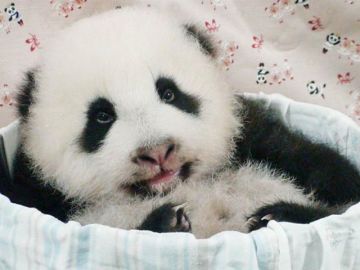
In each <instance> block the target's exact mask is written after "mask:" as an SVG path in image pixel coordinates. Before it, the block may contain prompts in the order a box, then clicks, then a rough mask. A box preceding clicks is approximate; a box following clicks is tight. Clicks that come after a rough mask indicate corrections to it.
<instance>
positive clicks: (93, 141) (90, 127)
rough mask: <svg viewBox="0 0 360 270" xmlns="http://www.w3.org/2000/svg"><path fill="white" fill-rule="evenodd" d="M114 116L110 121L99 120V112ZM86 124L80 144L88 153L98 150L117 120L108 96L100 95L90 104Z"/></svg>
mask: <svg viewBox="0 0 360 270" xmlns="http://www.w3.org/2000/svg"><path fill="white" fill-rule="evenodd" d="M102 113H105V114H106V115H108V116H110V117H112V120H111V121H110V122H108V123H100V122H99V121H97V119H98V116H99V114H102ZM86 116H87V122H86V126H85V128H84V130H83V132H82V134H81V138H80V145H81V148H82V149H83V150H84V151H85V152H87V153H93V152H96V151H97V150H98V149H99V148H100V147H101V146H102V144H103V142H104V139H105V136H106V134H107V133H108V132H109V130H110V128H111V126H112V125H113V123H114V122H115V121H116V118H117V116H116V113H115V108H114V105H113V104H112V103H111V102H110V101H109V100H108V99H106V98H102V97H99V98H97V99H95V100H94V101H93V102H91V104H90V105H89V108H88V111H87V114H86Z"/></svg>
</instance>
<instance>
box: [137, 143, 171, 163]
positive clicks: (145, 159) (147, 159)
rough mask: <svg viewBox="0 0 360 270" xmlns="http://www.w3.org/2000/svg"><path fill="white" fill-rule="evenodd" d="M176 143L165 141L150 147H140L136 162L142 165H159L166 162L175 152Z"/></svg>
mask: <svg viewBox="0 0 360 270" xmlns="http://www.w3.org/2000/svg"><path fill="white" fill-rule="evenodd" d="M174 151H175V144H174V143H165V144H162V145H157V146H155V147H153V148H150V149H144V148H140V149H138V151H137V157H136V158H135V162H136V163H137V164H139V165H141V166H144V165H159V166H161V165H162V164H164V162H165V161H166V160H168V159H169V157H170V156H171V155H172V154H173V153H174Z"/></svg>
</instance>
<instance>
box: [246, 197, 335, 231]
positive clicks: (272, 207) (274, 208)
mask: <svg viewBox="0 0 360 270" xmlns="http://www.w3.org/2000/svg"><path fill="white" fill-rule="evenodd" d="M334 213H336V211H335V210H332V209H330V208H327V207H324V206H321V205H303V204H298V203H293V202H285V201H279V202H276V203H273V204H268V205H265V206H263V207H261V208H259V209H258V210H256V212H255V213H254V214H253V215H251V216H250V217H249V219H248V228H249V231H254V230H257V229H260V228H262V227H266V226H267V224H268V222H269V221H270V220H275V221H286V222H293V223H300V224H307V223H310V222H313V221H315V220H318V219H321V218H324V217H326V216H329V215H331V214H334Z"/></svg>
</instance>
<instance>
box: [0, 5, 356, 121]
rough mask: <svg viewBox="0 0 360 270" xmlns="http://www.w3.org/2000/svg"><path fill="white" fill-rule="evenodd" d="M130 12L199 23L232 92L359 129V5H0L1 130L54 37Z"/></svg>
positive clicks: (10, 116)
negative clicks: (317, 112)
mask: <svg viewBox="0 0 360 270" xmlns="http://www.w3.org/2000/svg"><path fill="white" fill-rule="evenodd" d="M12 3H13V5H12ZM130 4H131V5H132V4H135V5H145V6H147V7H148V8H149V9H150V8H161V9H163V11H164V12H170V13H173V14H174V16H181V17H183V18H184V20H190V21H195V22H196V23H198V24H199V25H200V26H201V27H202V28H203V30H204V31H206V32H208V33H209V35H210V36H212V38H213V39H214V40H215V41H216V42H217V43H218V47H219V58H218V61H219V64H220V65H221V66H222V67H223V70H224V72H225V73H227V77H228V80H229V81H230V83H231V85H232V87H233V89H234V91H241V92H245V91H248V92H249V91H250V92H253V93H256V92H259V91H262V92H265V93H281V94H282V95H285V96H288V97H291V98H293V99H295V100H298V101H306V102H309V103H314V104H319V105H323V106H327V107H330V108H333V109H336V110H339V111H341V112H344V113H346V114H348V115H350V116H351V117H353V119H355V120H356V121H358V122H359V121H360V78H359V71H360V16H359V14H360V1H359V0H333V1H311V0H306V1H298V0H258V1H248V0H193V1H180V0H152V1H150V0H148V1H146V0H132V1H129V0H112V1H100V0H93V1H86V0H48V1H32V2H31V4H29V2H28V1H25V0H0V126H5V125H6V124H8V123H10V122H11V121H12V120H13V119H14V117H15V116H14V109H13V104H14V102H15V101H14V98H13V97H14V94H15V89H16V87H17V85H18V84H19V82H20V81H21V79H22V76H23V75H22V74H23V72H24V71H26V70H27V69H29V68H31V67H34V66H36V63H37V61H38V59H39V57H40V54H41V51H42V49H43V48H45V47H46V46H47V45H46V44H47V42H48V41H49V40H50V39H52V38H53V35H54V33H56V32H57V31H59V30H61V29H62V28H64V27H66V26H67V25H69V24H71V23H72V22H74V21H76V20H79V19H81V18H83V17H87V16H91V15H93V14H95V13H100V12H102V11H105V10H109V9H114V8H122V7H124V6H126V5H130ZM5 9H6V10H7V11H5ZM104 31H106V29H104ZM94 38H96V37H95V36H94ZM56 42H61V40H58V41H56ZM84 46H86V44H84ZM199 72H201V71H199ZM71 98H73V97H71V96H69V99H71Z"/></svg>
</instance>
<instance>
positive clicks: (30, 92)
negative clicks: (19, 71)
mask: <svg viewBox="0 0 360 270" xmlns="http://www.w3.org/2000/svg"><path fill="white" fill-rule="evenodd" d="M34 91H36V81H35V71H28V72H27V73H26V76H25V80H24V83H23V84H22V85H21V86H20V88H19V93H18V94H17V96H16V103H17V110H18V115H19V117H20V118H21V119H22V120H23V121H24V120H26V119H27V117H28V116H29V109H30V106H31V105H32V104H33V103H34Z"/></svg>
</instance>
